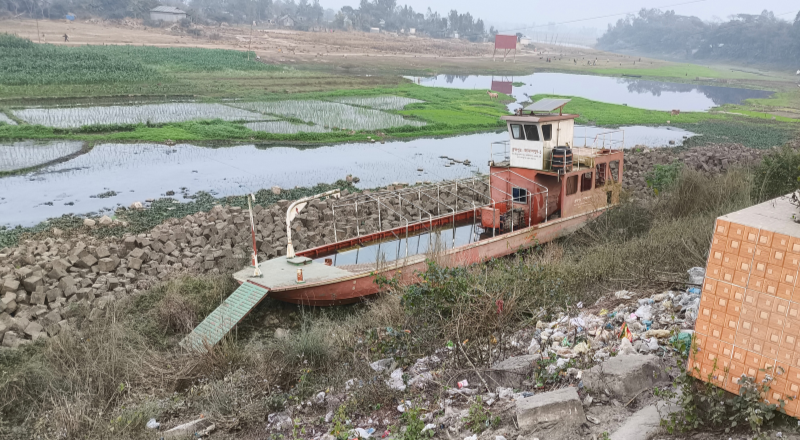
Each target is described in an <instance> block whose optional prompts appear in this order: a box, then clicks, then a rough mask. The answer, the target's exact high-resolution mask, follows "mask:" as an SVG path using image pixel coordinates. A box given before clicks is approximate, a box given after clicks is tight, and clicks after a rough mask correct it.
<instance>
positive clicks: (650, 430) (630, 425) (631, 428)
mask: <svg viewBox="0 0 800 440" xmlns="http://www.w3.org/2000/svg"><path fill="white" fill-rule="evenodd" d="M678 409H679V407H678V406H677V405H671V404H668V403H666V402H664V401H659V402H657V403H655V404H653V405H648V406H646V407H644V408H642V409H640V410H639V411H636V412H635V413H634V414H633V415H631V416H630V417H628V418H627V419H626V420H625V423H623V424H622V426H620V427H619V428H617V430H616V431H614V433H613V434H611V436H610V437H609V439H610V440H650V439H651V438H653V437H654V436H656V435H658V434H659V433H661V431H662V428H661V417H662V416H663V417H667V415H668V414H670V413H672V412H675V411H677V410H678Z"/></svg>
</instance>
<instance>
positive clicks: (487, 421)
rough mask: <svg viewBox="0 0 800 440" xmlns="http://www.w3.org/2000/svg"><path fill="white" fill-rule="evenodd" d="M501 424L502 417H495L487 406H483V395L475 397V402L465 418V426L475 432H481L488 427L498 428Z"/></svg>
mask: <svg viewBox="0 0 800 440" xmlns="http://www.w3.org/2000/svg"><path fill="white" fill-rule="evenodd" d="M498 425H500V417H493V416H492V413H490V412H489V411H488V410H487V409H486V408H484V407H483V400H482V399H481V396H478V397H476V398H475V402H474V403H473V404H472V405H470V407H469V414H468V415H467V417H465V418H464V426H465V427H466V428H467V429H469V430H470V431H472V432H473V433H475V434H480V433H481V432H483V431H484V430H486V429H489V428H496V427H497V426H498Z"/></svg>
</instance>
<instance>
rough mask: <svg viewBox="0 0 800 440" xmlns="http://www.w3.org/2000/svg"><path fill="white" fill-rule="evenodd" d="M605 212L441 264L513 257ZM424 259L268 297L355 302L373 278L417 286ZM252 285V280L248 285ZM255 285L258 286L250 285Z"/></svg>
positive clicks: (456, 252) (466, 251) (456, 254)
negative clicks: (383, 278) (513, 254)
mask: <svg viewBox="0 0 800 440" xmlns="http://www.w3.org/2000/svg"><path fill="white" fill-rule="evenodd" d="M605 209H606V208H601V209H598V210H595V211H592V212H588V213H585V214H580V215H576V216H573V217H570V218H564V219H557V220H552V221H549V222H546V223H541V224H538V225H534V226H530V227H527V228H523V229H519V230H516V231H514V232H508V233H505V234H502V235H498V236H496V237H492V238H487V239H484V240H480V241H477V242H474V243H470V244H467V245H463V246H459V247H456V248H453V249H450V250H448V251H446V252H444V253H443V255H442V256H441V258H440V260H441V263H442V264H445V265H447V266H448V267H455V266H464V265H469V264H473V263H479V262H481V261H486V260H489V259H492V258H497V257H502V256H504V255H508V254H512V253H514V252H517V251H518V250H521V249H524V248H527V247H530V246H532V245H535V244H541V243H546V242H549V241H551V240H554V239H556V238H558V237H561V236H563V235H567V234H569V233H571V232H574V231H576V230H577V229H579V228H580V227H582V226H583V225H584V224H586V222H587V221H589V220H590V219H592V218H594V217H597V216H598V215H600V214H601V213H602V212H603V211H604V210H605ZM321 250H322V249H320V248H315V249H309V250H306V251H303V252H298V253H297V255H299V256H307V257H312V258H313V257H315V256H317V255H319V254H320V251H321ZM425 258H426V256H425V255H414V256H411V257H408V258H406V259H401V260H398V261H397V264H390V265H389V266H388V267H386V268H385V269H381V270H379V271H375V270H373V271H370V272H363V273H354V274H353V275H352V276H346V277H342V278H337V279H332V280H326V281H323V282H319V283H315V284H303V285H301V286H292V287H290V288H283V289H280V288H279V289H270V288H269V287H268V286H261V287H264V288H267V289H269V290H270V292H269V297H271V298H274V299H277V300H279V301H284V302H289V303H295V304H303V305H310V306H333V305H341V304H349V303H354V302H358V301H360V300H362V299H364V298H365V297H368V296H370V295H374V294H376V293H378V285H377V283H375V278H376V277H377V276H378V275H383V276H385V277H387V278H398V277H399V279H400V282H401V283H405V284H413V283H416V282H419V273H421V272H424V271H425V270H426V268H427V265H426V262H425ZM248 282H251V283H253V281H252V280H250V281H248ZM253 284H258V283H253Z"/></svg>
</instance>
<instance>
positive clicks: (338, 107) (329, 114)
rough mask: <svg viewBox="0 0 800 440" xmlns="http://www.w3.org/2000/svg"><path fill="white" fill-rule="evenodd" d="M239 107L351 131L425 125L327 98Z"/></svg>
mask: <svg viewBox="0 0 800 440" xmlns="http://www.w3.org/2000/svg"><path fill="white" fill-rule="evenodd" d="M235 105H236V106H238V107H239V108H242V109H246V110H253V111H257V112H261V113H266V114H273V115H279V116H283V117H290V118H297V119H301V120H303V121H306V122H313V123H314V124H317V125H321V126H323V127H326V128H327V127H337V128H346V129H350V130H377V129H381V128H389V127H402V126H404V125H411V126H415V127H421V126H423V125H425V123H424V122H421V121H413V120H409V119H405V118H403V117H402V116H400V115H395V114H392V113H386V112H382V111H380V110H373V109H369V108H362V107H355V106H352V105H346V104H341V103H338V102H326V101H310V100H309V101H275V102H244V103H237V104H235Z"/></svg>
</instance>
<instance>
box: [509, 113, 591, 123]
mask: <svg viewBox="0 0 800 440" xmlns="http://www.w3.org/2000/svg"><path fill="white" fill-rule="evenodd" d="M578 116H580V115H508V116H501V117H500V119H502V120H504V121H506V122H528V123H539V122H555V121H565V120H569V119H576V118H578Z"/></svg>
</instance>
